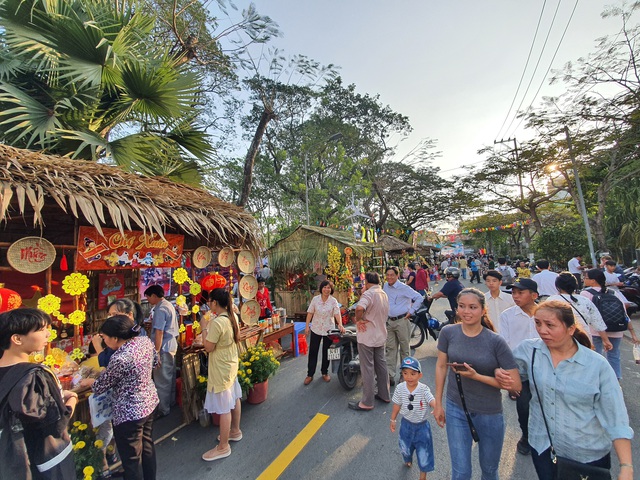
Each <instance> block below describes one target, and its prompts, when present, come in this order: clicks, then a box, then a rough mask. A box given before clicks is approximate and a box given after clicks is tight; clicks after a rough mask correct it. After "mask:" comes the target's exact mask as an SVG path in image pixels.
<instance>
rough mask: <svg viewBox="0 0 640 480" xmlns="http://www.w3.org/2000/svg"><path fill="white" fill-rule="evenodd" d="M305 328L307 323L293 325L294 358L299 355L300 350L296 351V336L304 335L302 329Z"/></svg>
mask: <svg viewBox="0 0 640 480" xmlns="http://www.w3.org/2000/svg"><path fill="white" fill-rule="evenodd" d="M306 326H307V322H294V323H293V331H294V332H295V335H294V336H293V339H294V341H295V345H294V346H293V355H294V356H295V357H297V356H298V355H300V350H299V349H298V335H300V334H301V333H304V329H305V328H306Z"/></svg>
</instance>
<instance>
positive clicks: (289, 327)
mask: <svg viewBox="0 0 640 480" xmlns="http://www.w3.org/2000/svg"><path fill="white" fill-rule="evenodd" d="M295 334H296V332H295V330H294V328H293V323H283V324H282V327H281V328H280V329H278V330H274V331H273V332H271V333H269V334H267V335H264V337H263V338H262V341H263V342H264V343H266V344H268V343H269V342H274V341H277V342H279V343H282V342H281V341H280V339H281V338H282V337H284V336H286V335H291V350H290V352H291V356H294V357H295V356H296V348H295V345H296V343H295V340H296V338H295ZM288 352H289V350H287V351H286V352H285V351H283V352H282V354H283V355H284V354H285V353H288Z"/></svg>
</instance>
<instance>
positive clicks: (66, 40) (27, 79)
mask: <svg viewBox="0 0 640 480" xmlns="http://www.w3.org/2000/svg"><path fill="white" fill-rule="evenodd" d="M147 12H148V10H145V9H144V8H142V4H140V3H136V2H129V1H127V0H123V1H122V2H110V1H109V0H2V1H1V3H0V21H1V22H2V25H3V29H2V30H0V48H1V50H0V141H2V142H4V143H7V144H10V145H13V146H16V147H21V148H29V149H37V150H42V151H45V152H46V153H53V154H58V155H65V156H70V157H72V158H80V159H92V160H95V161H103V162H108V163H116V164H118V165H121V166H123V167H125V168H126V169H128V170H132V171H137V172H139V173H143V174H146V175H164V176H168V177H171V178H173V179H178V180H182V181H185V182H188V183H196V184H197V183H199V182H200V178H201V174H202V171H203V168H202V167H203V166H206V165H207V164H208V161H209V158H210V156H211V155H212V153H213V151H212V147H211V145H210V143H209V142H208V136H207V134H206V133H205V132H204V130H203V129H202V127H200V126H199V124H198V115H199V108H198V107H199V104H200V96H201V91H202V90H201V85H202V80H201V78H200V77H199V76H198V75H197V74H196V73H194V72H193V71H191V70H189V67H188V64H185V62H183V61H181V59H180V58H176V57H175V56H174V55H172V54H171V53H170V52H169V50H168V49H166V48H163V47H162V46H159V45H154V44H152V43H151V41H150V39H151V38H152V37H151V33H152V30H153V27H154V22H155V19H154V17H153V16H152V15H150V14H149V13H147Z"/></svg>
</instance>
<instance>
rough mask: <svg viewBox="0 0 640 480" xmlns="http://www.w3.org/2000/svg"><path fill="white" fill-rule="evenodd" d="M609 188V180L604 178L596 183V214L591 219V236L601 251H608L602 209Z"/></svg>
mask: <svg viewBox="0 0 640 480" xmlns="http://www.w3.org/2000/svg"><path fill="white" fill-rule="evenodd" d="M608 190H609V182H607V181H606V180H605V181H603V182H602V183H600V185H598V210H597V212H596V216H595V218H594V219H593V222H592V225H591V227H592V228H593V236H594V237H595V239H596V245H597V246H598V250H600V251H601V252H606V251H608V249H607V234H606V232H605V226H604V210H605V205H606V202H607V194H606V192H607V191H608Z"/></svg>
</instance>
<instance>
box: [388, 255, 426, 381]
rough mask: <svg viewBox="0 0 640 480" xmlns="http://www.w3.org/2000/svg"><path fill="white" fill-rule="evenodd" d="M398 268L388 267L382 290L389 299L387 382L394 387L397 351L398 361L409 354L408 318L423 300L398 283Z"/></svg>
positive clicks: (411, 289)
mask: <svg viewBox="0 0 640 480" xmlns="http://www.w3.org/2000/svg"><path fill="white" fill-rule="evenodd" d="M399 273H400V272H399V270H398V267H388V268H387V271H386V273H385V275H386V278H387V282H386V283H385V284H384V287H383V290H384V292H385V293H386V294H387V297H388V298H389V317H388V319H387V344H386V347H385V348H386V351H387V369H388V370H389V382H390V383H391V385H395V376H396V365H397V364H398V350H400V359H401V360H402V359H403V358H406V357H408V356H409V355H410V352H409V318H410V317H411V315H413V314H414V313H415V311H416V309H417V308H418V307H419V306H420V304H421V303H422V301H423V300H424V298H423V297H422V295H420V293H419V292H417V291H415V290H414V289H413V288H411V287H409V286H408V285H405V284H404V283H402V282H399V281H398V276H399Z"/></svg>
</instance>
